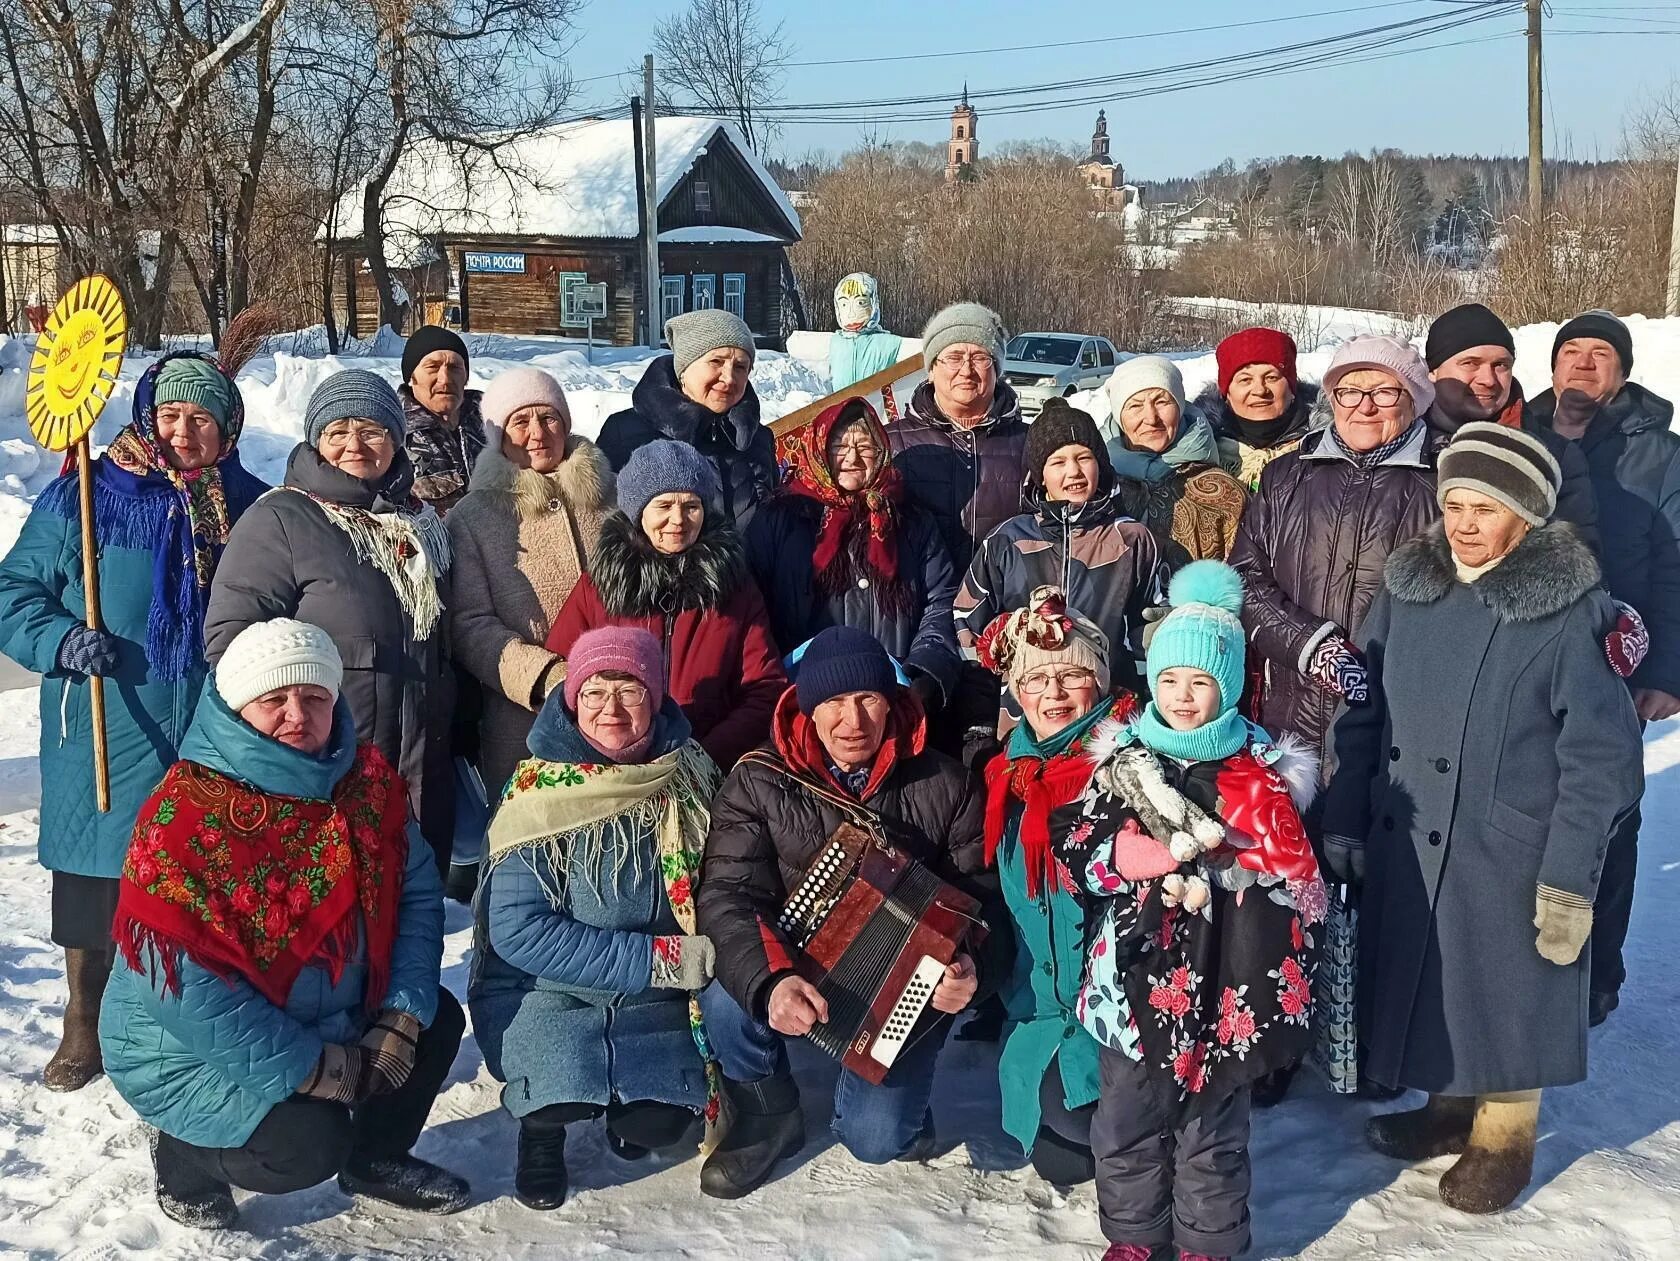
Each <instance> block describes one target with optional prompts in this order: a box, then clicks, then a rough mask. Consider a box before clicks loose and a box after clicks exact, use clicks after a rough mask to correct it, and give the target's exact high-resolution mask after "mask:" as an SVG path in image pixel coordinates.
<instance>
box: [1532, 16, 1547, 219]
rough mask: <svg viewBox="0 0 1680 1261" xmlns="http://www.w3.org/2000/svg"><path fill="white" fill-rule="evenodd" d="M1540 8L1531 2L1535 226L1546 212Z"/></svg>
mask: <svg viewBox="0 0 1680 1261" xmlns="http://www.w3.org/2000/svg"><path fill="white" fill-rule="evenodd" d="M1540 5H1541V0H1528V214H1529V218H1530V219H1531V220H1532V221H1533V222H1534V223H1536V224H1538V223H1539V222H1540V218H1541V216H1542V215H1543V214H1544V212H1545V196H1546V192H1545V180H1544V163H1545V159H1546V143H1545V132H1544V130H1543V129H1542V127H1541V123H1540V67H1541V61H1540Z"/></svg>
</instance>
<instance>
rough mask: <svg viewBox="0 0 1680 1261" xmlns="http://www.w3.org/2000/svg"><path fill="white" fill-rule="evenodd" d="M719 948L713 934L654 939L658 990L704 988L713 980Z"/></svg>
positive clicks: (654, 970)
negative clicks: (713, 941)
mask: <svg viewBox="0 0 1680 1261" xmlns="http://www.w3.org/2000/svg"><path fill="white" fill-rule="evenodd" d="M716 961H717V950H716V948H714V947H713V945H712V939H711V938H710V937H685V936H682V935H681V934H675V933H673V934H671V935H670V936H666V937H655V938H654V939H653V979H652V981H651V984H652V985H653V987H654V988H655V989H664V990H691V991H692V990H703V989H705V988H706V984H707V982H709V981H710V980H711V979H712V967H713V965H714V964H715V963H716Z"/></svg>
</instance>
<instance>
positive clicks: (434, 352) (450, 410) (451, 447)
mask: <svg viewBox="0 0 1680 1261" xmlns="http://www.w3.org/2000/svg"><path fill="white" fill-rule="evenodd" d="M469 363H470V360H469V358H468V355H467V343H466V342H464V341H462V340H461V338H460V337H459V336H457V335H456V334H455V333H452V332H450V331H449V330H448V329H447V328H440V327H439V326H437V325H436V324H426V325H423V326H421V327H420V328H417V329H415V330H414V334H413V336H411V337H410V338H409V339H408V341H407V342H405V343H404V344H403V353H402V375H403V384H402V385H401V386H400V387H399V388H398V391H397V392H398V394H399V395H400V396H401V397H402V404H403V414H404V416H405V417H406V419H407V426H408V428H407V433H406V434H405V436H404V438H403V447H404V449H405V450H406V451H407V452H408V458H409V462H410V463H412V464H413V466H414V493H415V495H416V496H417V497H418V498H420V499H421V500H423V501H424V502H426V503H429V504H431V505H432V507H434V508H436V509H437V510H438V513H439V514H440V515H441V514H443V513H446V512H448V511H449V510H450V509H451V508H453V507H454V506H455V505H456V504H457V503H459V502H460V500H461V498H462V497H463V496H464V495H465V494H466V493H467V489H468V486H467V481H468V478H469V477H470V476H471V475H472V470H473V462H474V461H475V460H476V459H477V458H478V453H479V452H480V451H482V450H483V449H484V447H485V436H484V422H483V419H482V418H481V416H480V411H479V403H480V394H479V392H478V391H477V390H469V389H467V369H468V366H469Z"/></svg>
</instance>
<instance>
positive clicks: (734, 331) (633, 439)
mask: <svg viewBox="0 0 1680 1261" xmlns="http://www.w3.org/2000/svg"><path fill="white" fill-rule="evenodd" d="M665 340H666V341H667V342H669V343H670V346H671V353H670V354H669V355H661V356H660V357H659V358H658V359H655V360H654V361H653V362H652V363H650V364H649V365H648V366H647V371H645V372H643V373H642V379H641V380H640V381H638V382H637V383H636V388H635V390H633V391H632V392H631V395H630V406H629V407H628V408H626V409H625V410H624V411H621V412H615V413H614V414H613V415H611V416H608V417H607V420H606V423H605V424H604V425H602V426H601V433H600V436H599V437H598V438H597V439H596V441H597V442H599V443H600V444H601V450H602V451H604V452H606V456H607V459H608V460H610V461H611V462H612V466H613V468H614V469H616V470H619V471H622V470H623V468H624V466H625V465H626V464H628V463H629V461H630V457H631V456H632V455H633V454H635V453H636V451H638V450H640V449H641V448H642V447H644V446H646V445H647V444H648V443H650V442H657V441H660V440H662V439H670V440H675V441H677V442H686V443H688V444H689V445H690V446H692V447H694V448H696V449H697V450H698V451H699V452H700V453H701V454H702V455H704V456H705V457H706V459H707V460H709V461H710V462H711V465H712V470H713V473H714V475H715V476H716V478H717V481H718V485H719V486H720V487H721V488H722V489H721V494H720V500H719V503H720V508H721V511H722V513H723V520H724V521H727V522H730V523H732V524H733V525H734V526H735V527H736V528H738V529H743V530H744V529H745V528H746V527H747V523H748V522H749V521H751V520H752V516H753V512H754V511H755V510H756V509H757V507H758V505H759V504H761V503H763V502H764V501H765V500H766V499H768V498H769V497H770V494H771V492H772V491H773V490H774V489H775V487H776V442H775V439H774V438H773V437H771V434H770V430H769V429H768V428H767V427H766V426H764V425H762V424H760V423H759V416H758V395H757V394H755V393H754V392H753V388H752V381H751V379H750V378H751V375H752V366H753V360H754V358H756V356H757V354H758V349H757V343H755V342H754V340H753V334H752V330H751V329H750V328H748V327H747V325H746V323H745V321H743V320H742V319H741V318H740V317H739V316H737V315H735V314H733V313H732V312H729V311H721V310H716V309H711V310H704V311H690V312H688V314H686V315H679V316H676V317H675V318H674V319H671V320H667V321H666V323H665Z"/></svg>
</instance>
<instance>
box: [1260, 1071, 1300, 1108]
mask: <svg viewBox="0 0 1680 1261" xmlns="http://www.w3.org/2000/svg"><path fill="white" fill-rule="evenodd" d="M1300 1067H1301V1065H1300V1063H1299V1062H1296V1063H1294V1064H1286V1065H1285V1066H1284V1067H1282V1068H1279V1069H1274V1070H1273V1071H1272V1072H1270V1073H1267V1074H1265V1075H1264V1076H1262V1077H1258V1078H1256V1079H1255V1082H1254V1085H1253V1086H1252V1087H1250V1089H1251V1090H1252V1091H1253V1092H1254V1106H1255V1107H1256V1108H1275V1107H1277V1106H1278V1104H1280V1103H1282V1102H1283V1097H1284V1096H1285V1095H1287V1094H1288V1093H1289V1085H1290V1083H1291V1082H1293V1081H1294V1080H1295V1071H1296V1070H1297V1069H1299V1068H1300Z"/></svg>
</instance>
